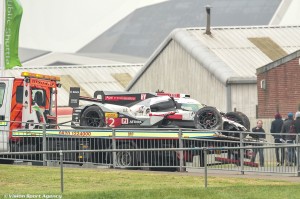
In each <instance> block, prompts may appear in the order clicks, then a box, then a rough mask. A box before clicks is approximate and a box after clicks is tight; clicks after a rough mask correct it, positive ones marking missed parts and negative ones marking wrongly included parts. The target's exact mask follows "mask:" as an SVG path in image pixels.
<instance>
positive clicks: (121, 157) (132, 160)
mask: <svg viewBox="0 0 300 199" xmlns="http://www.w3.org/2000/svg"><path fill="white" fill-rule="evenodd" d="M118 149H134V148H133V147H132V146H131V145H130V144H120V145H119V147H118ZM136 155H137V154H136V152H133V151H126V150H124V151H120V152H117V153H116V165H117V166H120V167H126V166H137V158H136Z"/></svg>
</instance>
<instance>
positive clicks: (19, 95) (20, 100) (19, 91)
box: [16, 86, 23, 104]
mask: <svg viewBox="0 0 300 199" xmlns="http://www.w3.org/2000/svg"><path fill="white" fill-rule="evenodd" d="M16 99H17V103H19V104H22V103H23V86H18V87H17V93H16Z"/></svg>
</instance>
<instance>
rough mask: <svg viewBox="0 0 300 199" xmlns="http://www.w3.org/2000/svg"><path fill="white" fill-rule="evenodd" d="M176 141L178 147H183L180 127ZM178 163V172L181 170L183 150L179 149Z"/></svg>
mask: <svg viewBox="0 0 300 199" xmlns="http://www.w3.org/2000/svg"><path fill="white" fill-rule="evenodd" d="M178 141H179V148H181V149H182V148H183V141H182V129H179V133H178ZM179 160H180V162H179V164H180V168H179V171H180V172H183V171H184V170H183V166H184V164H183V151H179Z"/></svg>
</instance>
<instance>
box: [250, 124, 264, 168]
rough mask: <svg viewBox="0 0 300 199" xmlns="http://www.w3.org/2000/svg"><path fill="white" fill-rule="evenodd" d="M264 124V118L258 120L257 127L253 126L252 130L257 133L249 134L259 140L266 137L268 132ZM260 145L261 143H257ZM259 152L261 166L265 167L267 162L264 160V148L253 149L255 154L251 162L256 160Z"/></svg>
mask: <svg viewBox="0 0 300 199" xmlns="http://www.w3.org/2000/svg"><path fill="white" fill-rule="evenodd" d="M262 126H263V121H262V120H258V121H257V123H256V127H254V128H252V132H253V133H257V134H249V135H250V136H251V137H252V138H254V139H257V141H259V140H260V139H265V138H266V134H265V130H264V129H263V128H262ZM257 146H259V145H257ZM257 153H259V163H260V166H261V167H263V166H264V164H265V160H264V149H253V154H252V157H251V162H255V158H256V154H257Z"/></svg>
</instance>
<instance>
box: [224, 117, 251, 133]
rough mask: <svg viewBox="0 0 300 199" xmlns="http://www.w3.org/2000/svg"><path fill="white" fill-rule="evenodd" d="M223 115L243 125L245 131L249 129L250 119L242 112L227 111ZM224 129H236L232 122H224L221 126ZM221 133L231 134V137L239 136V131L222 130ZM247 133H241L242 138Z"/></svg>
mask: <svg viewBox="0 0 300 199" xmlns="http://www.w3.org/2000/svg"><path fill="white" fill-rule="evenodd" d="M225 117H226V118H227V119H229V120H232V121H234V122H237V123H239V124H241V125H243V126H244V127H245V128H246V129H247V131H249V129H250V120H249V118H248V117H247V116H246V115H245V114H244V113H242V112H228V113H226V114H225ZM223 129H224V130H227V131H238V130H237V129H235V128H232V124H224V127H223ZM222 134H223V135H226V136H233V137H240V134H239V133H230V132H222ZM247 135H248V134H245V133H243V138H245V137H246V136H247Z"/></svg>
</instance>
